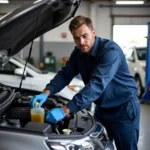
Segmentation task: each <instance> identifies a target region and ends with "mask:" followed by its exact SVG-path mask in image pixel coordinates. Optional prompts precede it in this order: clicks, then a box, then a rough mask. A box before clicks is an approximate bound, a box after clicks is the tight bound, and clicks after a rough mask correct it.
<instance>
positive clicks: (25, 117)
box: [0, 85, 95, 135]
mask: <svg viewBox="0 0 150 150" xmlns="http://www.w3.org/2000/svg"><path fill="white" fill-rule="evenodd" d="M34 95H35V93H34V92H33V91H22V92H20V91H17V90H16V89H13V88H10V87H7V86H4V85H1V86H0V128H1V127H3V128H13V129H15V130H16V129H19V130H25V131H29V132H30V131H31V132H37V133H41V134H50V135H59V134H64V132H63V129H70V130H71V132H70V134H71V135H84V134H86V133H87V132H89V131H90V130H91V129H93V128H94V126H95V122H94V120H93V117H92V116H91V115H90V114H89V113H88V111H86V110H83V111H79V112H78V113H77V114H70V115H69V116H66V117H65V118H64V119H63V120H61V121H59V122H58V123H57V124H52V123H48V122H46V121H45V122H44V123H38V122H32V121H31V114H30V111H31V106H30V99H31V98H32V97H33V96H34ZM66 103H67V100H66V99H64V98H62V97H59V96H56V95H54V96H50V97H48V99H47V101H46V102H45V103H44V104H43V106H42V107H43V108H44V111H45V116H46V114H47V112H48V110H51V109H53V108H57V107H62V106H63V105H65V104H66Z"/></svg>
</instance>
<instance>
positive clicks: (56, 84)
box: [45, 49, 78, 95]
mask: <svg viewBox="0 0 150 150" xmlns="http://www.w3.org/2000/svg"><path fill="white" fill-rule="evenodd" d="M76 52H77V51H76V49H75V50H74V51H73V52H72V54H71V56H70V58H69V61H68V62H67V63H66V66H65V67H63V68H61V70H60V71H59V72H58V73H57V74H56V76H55V77H54V78H53V79H52V80H51V81H50V83H49V84H47V85H46V88H45V90H50V95H54V94H55V93H58V92H59V91H61V90H62V89H63V88H64V87H65V86H66V85H68V84H69V83H70V81H71V80H72V79H73V77H74V76H76V75H77V74H78V71H77V70H78V69H77V65H76V63H77V61H76V57H77V56H76Z"/></svg>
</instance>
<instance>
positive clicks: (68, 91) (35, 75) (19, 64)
mask: <svg viewBox="0 0 150 150" xmlns="http://www.w3.org/2000/svg"><path fill="white" fill-rule="evenodd" d="M25 63H26V62H25V61H24V60H22V59H20V58H19V57H17V56H13V57H11V58H10V59H9V60H8V62H7V64H6V65H5V66H3V67H2V68H1V70H0V82H1V83H4V84H5V85H9V86H12V87H19V85H20V81H21V79H22V75H23V70H24V67H25ZM55 75H56V73H53V72H47V71H41V70H39V69H37V68H35V67H34V66H33V65H31V64H30V63H27V66H26V71H25V74H24V78H23V82H22V88H24V89H31V90H35V91H39V92H40V91H43V89H44V88H45V86H46V84H47V83H48V82H49V81H50V80H52V79H53V78H54V76H55ZM83 87H84V83H83V81H82V80H80V79H77V78H74V79H73V80H72V81H71V82H70V84H69V86H67V87H65V88H64V89H63V90H62V91H60V92H59V93H57V95H60V96H63V97H65V98H67V99H70V100H71V99H72V98H73V96H74V95H75V94H76V93H77V92H79V91H80V90H81V89H82V88H83Z"/></svg>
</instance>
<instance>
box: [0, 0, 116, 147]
mask: <svg viewBox="0 0 150 150" xmlns="http://www.w3.org/2000/svg"><path fill="white" fill-rule="evenodd" d="M80 3H81V1H80V0H65V1H64V0H53V1H52V0H42V1H41V0H38V1H35V2H33V3H29V4H25V5H23V6H22V7H20V8H18V9H16V10H14V11H12V12H11V13H9V14H8V15H6V16H4V17H3V18H2V19H1V20H0V38H1V40H0V68H3V67H4V66H5V65H6V64H7V62H8V61H9V59H10V58H11V57H12V56H13V55H15V54H16V53H18V52H19V51H21V49H22V48H23V47H24V46H26V45H27V44H28V43H29V42H31V43H32V42H33V40H34V39H35V38H37V37H38V36H40V35H41V34H44V33H45V32H47V31H49V30H52V29H53V28H55V27H57V26H59V25H61V24H62V23H64V22H65V21H67V20H68V19H70V18H71V17H73V16H74V15H75V13H76V11H77V9H78V7H79V6H80ZM31 45H32V44H31ZM30 50H32V46H31V48H30ZM30 52H31V51H30ZM30 52H29V54H30ZM23 77H24V76H22V78H23ZM21 81H22V80H21ZM35 94H39V92H38V91H34V90H31V89H30V90H29V89H23V88H21V87H20V88H16V87H14V88H13V87H10V86H7V85H4V84H2V83H1V84H0V136H1V138H0V149H1V150H33V149H36V150H81V149H82V150H113V148H114V147H113V144H112V142H111V141H110V140H109V138H108V136H107V133H106V130H105V129H104V127H103V126H102V125H101V124H100V123H98V122H96V120H95V119H94V117H93V116H92V115H91V114H90V113H89V112H88V111H87V110H82V111H79V112H78V113H76V114H73V113H71V114H70V115H67V116H66V117H65V118H64V119H63V120H62V121H59V122H58V123H56V124H52V123H48V122H46V121H44V122H43V123H41V122H33V121H32V120H31V114H30V112H31V107H30V102H29V100H30V99H31V97H33V96H34V95H35ZM67 102H68V100H67V99H65V98H63V97H61V96H58V95H54V96H49V97H48V98H47V101H46V102H45V103H44V104H43V106H42V108H43V109H44V113H45V115H46V114H47V112H48V110H50V109H53V108H56V107H61V106H63V105H65V104H66V103H67ZM64 129H67V130H68V129H69V130H70V131H71V132H70V133H68V134H67V135H66V133H65V132H64Z"/></svg>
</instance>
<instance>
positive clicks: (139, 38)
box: [0, 0, 150, 150]
mask: <svg viewBox="0 0 150 150" xmlns="http://www.w3.org/2000/svg"><path fill="white" fill-rule="evenodd" d="M3 1H5V0H3ZM121 1H122V0H121ZM30 2H33V0H9V2H8V3H7V2H6V3H2V2H1V0H0V19H1V18H3V16H5V15H6V14H7V13H9V12H11V11H13V10H15V9H16V8H18V7H20V6H21V5H23V4H27V3H30ZM128 2H130V0H128ZM137 2H139V1H138V0H137ZM80 14H82V15H84V16H87V17H90V18H91V19H92V21H93V24H94V27H95V29H96V34H97V36H100V37H103V38H106V39H111V40H114V41H115V42H116V43H118V44H119V45H120V47H121V48H122V49H123V51H125V53H128V49H127V48H128V47H129V46H130V45H132V46H135V47H142V48H143V47H144V48H145V49H146V51H147V53H148V54H150V42H149V41H150V35H148V32H149V33H150V0H144V1H143V4H140V5H139V4H116V0H82V2H81V5H80V7H79V9H78V11H77V14H76V15H80ZM69 22H70V20H68V21H67V22H65V23H64V24H62V25H60V26H59V27H57V28H55V29H54V30H52V31H49V32H47V33H45V34H44V35H42V36H40V37H39V38H37V39H35V40H34V43H33V49H32V54H31V58H30V61H29V62H30V63H31V64H32V65H33V66H34V67H35V68H38V69H40V70H47V71H51V72H54V73H56V72H58V71H59V69H60V68H61V67H62V66H63V65H64V64H63V63H66V61H67V60H68V58H69V56H70V54H71V52H72V51H73V49H74V46H75V44H74V42H73V38H72V36H71V34H70V32H69V30H68V25H69ZM148 40H149V41H148ZM30 46H31V43H30V44H29V45H27V46H26V47H24V48H23V51H21V52H19V53H18V54H16V56H17V57H19V58H21V59H23V60H26V59H27V57H28V54H29V50H30ZM146 51H145V52H146ZM49 57H50V58H52V59H53V61H54V62H53V64H51V68H50V67H49V65H50V64H48V65H46V62H48V63H49V61H48V58H49ZM145 57H146V58H145V60H144V61H145V66H142V69H141V72H142V73H144V76H143V75H142V77H141V76H140V74H139V75H138V74H133V76H134V78H136V77H139V78H143V82H144V85H141V84H142V83H141V82H142V81H141V80H142V79H139V80H137V85H138V88H139V92H141V93H140V94H139V99H140V102H141V104H140V107H141V116H140V136H139V142H138V148H139V150H150V130H149V129H150V127H149V123H150V115H149V113H150V105H149V104H150V103H149V102H150V97H149V93H148V92H150V88H149V82H150V81H149V74H148V73H150V70H149V69H150V67H148V64H149V63H150V55H149V56H148V55H146V56H145ZM63 61H64V62H63ZM127 61H130V62H131V61H132V60H130V59H129V60H127ZM132 63H133V61H132ZM131 69H133V68H131ZM134 69H135V68H134ZM136 69H137V68H136ZM146 70H147V71H148V70H149V72H148V73H147V72H146ZM132 71H133V70H132ZM0 74H2V73H1V72H0ZM146 74H147V76H146ZM77 78H78V79H81V77H80V76H78V77H77ZM0 82H1V81H0ZM144 91H145V92H146V93H148V96H146V100H143V99H142V97H143V94H144Z"/></svg>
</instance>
